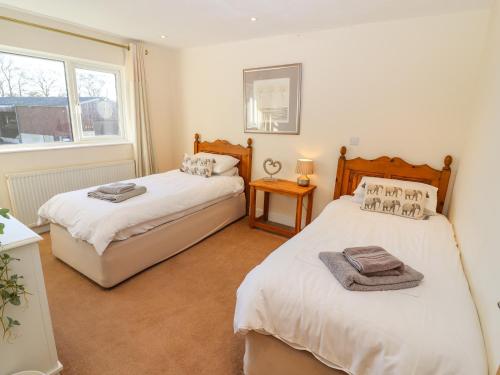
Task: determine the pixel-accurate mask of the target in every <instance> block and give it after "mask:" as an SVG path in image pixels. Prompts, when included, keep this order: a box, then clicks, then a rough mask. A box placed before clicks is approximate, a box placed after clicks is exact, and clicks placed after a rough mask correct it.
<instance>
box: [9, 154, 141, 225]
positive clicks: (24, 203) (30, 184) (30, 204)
mask: <svg viewBox="0 0 500 375" xmlns="http://www.w3.org/2000/svg"><path fill="white" fill-rule="evenodd" d="M6 177H7V186H8V189H9V194H10V201H11V204H12V214H13V215H14V216H15V217H16V218H17V219H19V220H20V221H22V222H23V223H24V224H26V225H28V226H30V227H33V226H36V223H37V219H38V209H39V208H40V206H41V205H42V204H44V203H45V202H46V201H48V200H49V199H50V198H51V197H53V196H54V195H56V194H59V193H64V192H67V191H72V190H78V189H84V188H87V187H90V186H95V185H102V184H107V183H110V182H115V181H121V180H127V179H130V178H134V177H135V165H134V161H133V160H124V161H119V162H112V163H106V164H90V165H84V166H78V167H68V168H60V169H50V170H42V171H33V172H22V173H11V174H9V175H7V176H6Z"/></svg>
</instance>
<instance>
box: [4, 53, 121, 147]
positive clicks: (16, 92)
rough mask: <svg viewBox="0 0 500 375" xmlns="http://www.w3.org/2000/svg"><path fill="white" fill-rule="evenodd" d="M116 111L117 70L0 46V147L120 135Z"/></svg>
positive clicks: (118, 106) (118, 100)
mask: <svg viewBox="0 0 500 375" xmlns="http://www.w3.org/2000/svg"><path fill="white" fill-rule="evenodd" d="M121 111H122V101H121V90H120V70H119V69H113V68H112V69H110V68H109V67H107V66H104V67H100V66H97V67H96V66H94V65H92V66H86V65H85V64H81V63H80V62H76V61H72V60H69V59H60V60H56V59H51V58H44V57H38V56H27V55H24V54H16V53H10V52H4V51H0V150H1V149H2V148H5V146H6V145H7V146H8V145H11V146H12V145H16V144H17V145H19V144H40V143H52V144H57V143H70V142H88V141H99V140H110V139H122V137H123V135H124V132H123V116H122V112H121ZM14 147H15V146H14Z"/></svg>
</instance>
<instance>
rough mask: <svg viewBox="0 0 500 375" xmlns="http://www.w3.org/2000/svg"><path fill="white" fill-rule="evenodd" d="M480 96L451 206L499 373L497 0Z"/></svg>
mask: <svg viewBox="0 0 500 375" xmlns="http://www.w3.org/2000/svg"><path fill="white" fill-rule="evenodd" d="M480 72H481V77H480V84H479V99H478V102H477V108H476V112H475V116H474V118H473V121H472V124H471V127H470V131H469V132H467V134H466V138H467V144H466V147H465V150H464V153H463V154H462V162H461V167H460V171H459V172H458V175H457V181H456V184H455V190H454V194H453V198H452V203H451V208H450V219H451V221H452V223H453V224H454V227H455V232H456V236H457V240H458V243H459V246H460V249H461V252H462V260H463V263H464V268H465V271H466V273H467V276H468V279H469V284H470V287H471V291H472V295H473V297H474V300H475V302H476V306H477V308H478V312H479V316H480V320H481V325H482V327H483V332H484V338H485V342H486V346H487V350H488V357H489V362H490V373H491V374H494V373H495V371H499V372H497V374H498V373H500V308H499V307H498V306H497V302H499V301H500V246H499V243H500V242H499V240H498V237H497V236H498V229H499V227H500V200H499V199H497V197H496V193H495V192H496V190H497V189H498V187H499V186H500V174H499V168H498V166H499V162H500V0H496V7H495V10H494V12H493V16H492V19H491V24H490V30H489V38H488V43H487V47H486V52H485V54H484V59H483V63H482V64H481V67H480Z"/></svg>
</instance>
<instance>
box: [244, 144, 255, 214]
mask: <svg viewBox="0 0 500 375" xmlns="http://www.w3.org/2000/svg"><path fill="white" fill-rule="evenodd" d="M252 144H253V140H252V138H248V139H247V149H248V150H249V151H250V152H249V153H248V156H247V158H248V160H247V161H246V164H247V166H248V167H247V168H248V170H247V171H243V173H244V174H245V176H243V179H244V182H245V198H246V200H247V210H246V213H247V215H248V210H249V208H250V185H249V184H250V181H252V154H253V152H252V151H253V150H252Z"/></svg>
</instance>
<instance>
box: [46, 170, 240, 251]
mask: <svg viewBox="0 0 500 375" xmlns="http://www.w3.org/2000/svg"><path fill="white" fill-rule="evenodd" d="M127 182H134V183H136V184H137V185H142V186H145V187H146V188H147V192H146V193H145V194H143V195H139V196H136V197H134V198H131V199H129V200H126V201H124V202H121V203H110V202H107V201H102V200H99V199H92V198H88V197H87V193H88V191H90V190H93V189H95V188H96V187H92V188H87V189H82V190H77V191H71V192H67V193H62V194H58V195H56V196H54V197H52V198H51V199H50V200H49V201H47V202H46V203H45V204H44V205H43V206H42V207H40V210H39V212H38V214H39V216H40V218H41V221H42V220H46V221H49V222H51V223H54V224H58V225H61V226H63V227H64V228H66V229H67V230H68V232H69V233H70V234H71V236H73V237H74V238H76V239H80V240H84V241H86V242H88V243H90V244H91V245H93V246H94V248H95V250H96V252H97V253H98V254H99V255H102V254H103V253H104V251H105V250H106V248H107V247H108V245H109V244H110V243H111V242H112V241H114V240H116V239H120V240H124V239H126V238H128V237H130V236H132V235H137V234H140V233H143V232H145V231H147V230H150V229H152V228H153V227H154V226H155V225H161V224H163V223H165V222H168V221H170V220H175V218H179V217H181V216H182V215H183V214H186V213H189V212H193V210H194V211H196V210H197V209H200V207H201V208H203V207H206V206H205V205H206V204H213V203H214V202H217V201H220V200H223V199H227V198H228V197H231V196H235V195H237V194H239V193H241V192H243V190H244V183H243V179H242V178H241V177H238V176H232V177H229V176H214V177H210V178H205V177H201V176H194V175H189V174H186V173H182V172H180V171H179V170H173V171H169V172H166V173H159V174H155V175H151V176H146V177H142V178H137V179H132V180H128V181H127Z"/></svg>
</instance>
